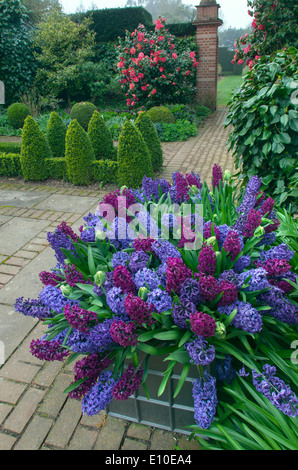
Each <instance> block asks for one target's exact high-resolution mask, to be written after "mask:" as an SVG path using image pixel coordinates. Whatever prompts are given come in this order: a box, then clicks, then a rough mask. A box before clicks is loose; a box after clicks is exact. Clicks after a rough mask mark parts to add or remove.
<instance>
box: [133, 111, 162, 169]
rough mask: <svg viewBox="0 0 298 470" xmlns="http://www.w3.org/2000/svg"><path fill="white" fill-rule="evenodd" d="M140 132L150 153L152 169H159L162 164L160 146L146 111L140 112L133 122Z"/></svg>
mask: <svg viewBox="0 0 298 470" xmlns="http://www.w3.org/2000/svg"><path fill="white" fill-rule="evenodd" d="M135 125H136V126H137V128H138V129H139V131H140V132H141V134H142V136H143V138H144V140H145V142H146V144H147V147H148V149H149V152H150V155H151V162H152V167H153V170H154V171H156V170H159V169H160V168H161V167H162V164H163V158H162V147H161V143H160V140H159V137H158V134H157V130H156V129H155V127H154V124H153V122H152V121H151V119H150V117H149V116H148V114H147V113H145V112H141V113H140V114H139V115H138V117H137V119H136V122H135Z"/></svg>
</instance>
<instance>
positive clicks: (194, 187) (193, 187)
mask: <svg viewBox="0 0 298 470" xmlns="http://www.w3.org/2000/svg"><path fill="white" fill-rule="evenodd" d="M199 192H200V190H199V188H197V186H195V185H193V186H191V188H190V193H189V194H190V195H195V194H199Z"/></svg>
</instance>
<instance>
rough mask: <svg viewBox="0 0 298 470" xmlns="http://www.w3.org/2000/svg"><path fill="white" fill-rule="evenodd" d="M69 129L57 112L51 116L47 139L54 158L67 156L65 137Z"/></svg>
mask: <svg viewBox="0 0 298 470" xmlns="http://www.w3.org/2000/svg"><path fill="white" fill-rule="evenodd" d="M66 131H67V127H66V125H65V124H64V122H63V120H62V119H61V117H60V116H59V114H58V113H56V111H53V112H52V113H51V115H50V119H49V122H48V125H47V139H48V142H49V146H50V149H51V151H52V154H53V157H55V158H63V157H64V155H65V136H66Z"/></svg>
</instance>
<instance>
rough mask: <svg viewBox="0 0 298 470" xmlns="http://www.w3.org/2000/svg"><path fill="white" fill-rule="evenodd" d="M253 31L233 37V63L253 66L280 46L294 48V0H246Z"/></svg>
mask: <svg viewBox="0 0 298 470" xmlns="http://www.w3.org/2000/svg"><path fill="white" fill-rule="evenodd" d="M247 5H248V7H249V9H248V15H249V16H250V17H252V18H253V20H252V23H251V26H252V28H253V32H252V33H251V34H246V35H245V36H241V37H240V38H239V39H237V40H236V42H235V44H234V47H235V56H234V59H233V60H232V62H233V63H238V64H239V65H242V64H245V65H248V66H249V68H250V69H251V68H252V67H253V65H254V64H255V63H256V62H257V61H258V59H260V57H262V56H264V55H270V54H271V53H273V52H275V51H277V50H279V49H282V48H283V47H289V46H294V47H298V40H297V14H298V6H297V2H296V0H267V1H266V2H263V1H262V0H247Z"/></svg>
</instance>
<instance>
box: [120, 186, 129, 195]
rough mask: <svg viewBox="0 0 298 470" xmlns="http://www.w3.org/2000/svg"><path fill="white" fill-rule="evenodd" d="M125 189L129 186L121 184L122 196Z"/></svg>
mask: <svg viewBox="0 0 298 470" xmlns="http://www.w3.org/2000/svg"><path fill="white" fill-rule="evenodd" d="M125 189H128V188H127V186H121V188H120V194H121V196H122V194H123V191H124V190H125Z"/></svg>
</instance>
